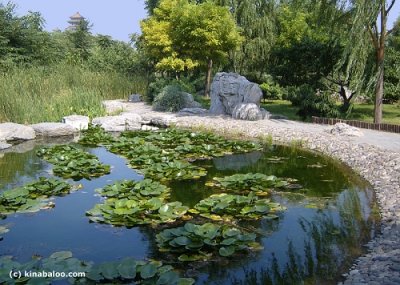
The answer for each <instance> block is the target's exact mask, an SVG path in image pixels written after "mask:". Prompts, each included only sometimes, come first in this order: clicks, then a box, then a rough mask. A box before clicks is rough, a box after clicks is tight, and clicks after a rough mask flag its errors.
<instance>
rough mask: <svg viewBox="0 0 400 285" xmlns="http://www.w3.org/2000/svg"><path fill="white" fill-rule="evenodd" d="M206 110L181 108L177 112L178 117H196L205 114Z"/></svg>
mask: <svg viewBox="0 0 400 285" xmlns="http://www.w3.org/2000/svg"><path fill="white" fill-rule="evenodd" d="M207 113H208V110H207V109H203V108H183V109H182V110H180V111H179V112H178V115H180V116H198V115H204V114H207Z"/></svg>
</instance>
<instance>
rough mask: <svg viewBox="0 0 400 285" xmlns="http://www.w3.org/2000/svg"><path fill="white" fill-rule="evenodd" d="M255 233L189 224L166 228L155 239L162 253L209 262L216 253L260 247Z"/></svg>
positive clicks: (182, 259)
mask: <svg viewBox="0 0 400 285" xmlns="http://www.w3.org/2000/svg"><path fill="white" fill-rule="evenodd" d="M255 239H256V235H255V234H254V233H245V232H243V231H241V230H239V229H237V228H235V227H232V226H227V225H223V226H220V225H216V224H211V223H205V224H203V225H196V224H192V223H189V222H188V223H186V224H185V225H184V226H183V227H178V228H172V229H166V230H163V231H162V232H161V233H159V234H157V236H156V241H157V245H158V247H159V250H160V251H161V252H171V253H177V254H180V255H179V257H178V259H179V261H182V262H185V261H206V260H209V259H211V258H213V257H216V254H218V255H219V256H222V257H226V256H231V255H233V254H234V253H236V252H238V251H244V250H260V249H262V246H261V245H260V244H259V243H258V242H256V241H255Z"/></svg>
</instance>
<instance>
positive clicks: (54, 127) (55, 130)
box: [31, 123, 77, 137]
mask: <svg viewBox="0 0 400 285" xmlns="http://www.w3.org/2000/svg"><path fill="white" fill-rule="evenodd" d="M31 126H32V128H33V129H34V130H35V133H36V136H38V137H39V136H41V137H63V136H73V135H74V134H75V133H76V132H77V130H76V129H75V128H74V127H72V126H70V125H67V124H63V123H39V124H34V125H31Z"/></svg>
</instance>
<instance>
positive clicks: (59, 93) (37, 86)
mask: <svg viewBox="0 0 400 285" xmlns="http://www.w3.org/2000/svg"><path fill="white" fill-rule="evenodd" d="M145 89H146V83H145V81H144V80H143V79H141V78H139V77H138V78H129V77H126V76H123V75H121V74H117V73H110V72H94V71H90V70H88V69H86V68H83V67H79V66H70V65H65V64H64V65H55V66H51V67H30V68H15V69H14V70H12V71H10V72H8V73H3V74H0V122H8V121H9V122H16V123H22V124H28V123H38V122H45V121H60V120H61V118H62V117H63V116H67V115H71V114H78V115H88V116H90V117H94V116H99V115H103V114H104V110H103V107H102V105H101V102H102V101H103V100H105V99H120V98H127V97H128V95H129V94H131V93H141V94H143V93H144V91H145Z"/></svg>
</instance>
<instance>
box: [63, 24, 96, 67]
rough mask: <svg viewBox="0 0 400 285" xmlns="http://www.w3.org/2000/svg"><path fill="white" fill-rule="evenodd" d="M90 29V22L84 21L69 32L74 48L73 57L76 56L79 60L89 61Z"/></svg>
mask: <svg viewBox="0 0 400 285" xmlns="http://www.w3.org/2000/svg"><path fill="white" fill-rule="evenodd" d="M90 28H91V25H90V23H89V21H87V20H85V19H82V20H81V21H80V22H79V24H78V25H77V27H76V28H75V29H74V30H72V31H68V32H67V36H68V38H69V40H70V42H71V43H72V47H73V49H72V52H73V55H72V56H75V58H77V59H80V60H87V59H88V57H89V54H90V52H89V50H90V45H91V34H90Z"/></svg>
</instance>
